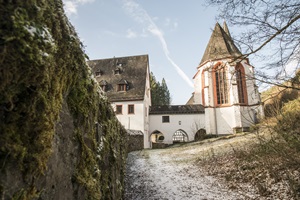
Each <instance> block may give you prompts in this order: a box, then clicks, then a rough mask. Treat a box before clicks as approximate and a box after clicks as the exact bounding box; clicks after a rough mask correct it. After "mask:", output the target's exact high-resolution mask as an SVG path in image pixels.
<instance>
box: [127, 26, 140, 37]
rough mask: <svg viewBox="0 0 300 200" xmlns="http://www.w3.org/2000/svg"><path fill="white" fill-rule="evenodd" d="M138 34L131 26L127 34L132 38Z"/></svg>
mask: <svg viewBox="0 0 300 200" xmlns="http://www.w3.org/2000/svg"><path fill="white" fill-rule="evenodd" d="M137 36H138V35H137V33H136V32H134V31H133V30H131V29H130V28H129V29H127V34H126V38H129V39H132V38H136V37H137Z"/></svg>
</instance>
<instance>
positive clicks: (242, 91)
mask: <svg viewBox="0 0 300 200" xmlns="http://www.w3.org/2000/svg"><path fill="white" fill-rule="evenodd" d="M235 70H236V83H237V90H238V100H239V103H240V104H247V89H246V77H245V70H244V67H243V66H242V65H241V64H238V65H237V66H236V69H235Z"/></svg>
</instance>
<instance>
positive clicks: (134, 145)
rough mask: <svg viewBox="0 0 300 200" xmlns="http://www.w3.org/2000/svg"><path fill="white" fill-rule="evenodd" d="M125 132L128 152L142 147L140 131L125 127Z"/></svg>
mask: <svg viewBox="0 0 300 200" xmlns="http://www.w3.org/2000/svg"><path fill="white" fill-rule="evenodd" d="M127 134H128V142H127V144H128V152H131V151H139V150H143V149H144V134H143V133H142V132H141V131H137V130H129V129H127Z"/></svg>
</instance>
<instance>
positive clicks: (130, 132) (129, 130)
mask: <svg viewBox="0 0 300 200" xmlns="http://www.w3.org/2000/svg"><path fill="white" fill-rule="evenodd" d="M126 131H127V134H128V135H144V133H143V132H142V131H140V130H133V129H126Z"/></svg>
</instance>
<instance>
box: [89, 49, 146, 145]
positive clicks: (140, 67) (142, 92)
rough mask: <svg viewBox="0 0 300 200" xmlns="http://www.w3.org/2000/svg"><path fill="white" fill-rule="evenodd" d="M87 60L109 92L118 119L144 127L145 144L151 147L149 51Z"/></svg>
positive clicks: (134, 128) (130, 126)
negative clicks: (133, 54) (137, 54)
mask: <svg viewBox="0 0 300 200" xmlns="http://www.w3.org/2000/svg"><path fill="white" fill-rule="evenodd" d="M88 64H89V66H90V67H91V68H92V70H93V72H94V74H95V77H96V79H97V81H98V82H99V84H100V86H101V88H102V90H103V91H105V92H106V94H107V97H108V99H109V101H110V102H111V104H112V107H113V108H114V110H115V112H116V115H117V118H118V120H119V121H120V122H121V123H122V125H123V126H124V127H125V128H126V129H131V130H139V131H141V132H142V133H143V134H144V148H149V147H150V142H149V137H148V135H149V106H150V104H151V96H150V82H149V80H150V79H149V78H150V76H149V58H148V55H141V56H129V57H119V58H109V59H99V60H92V61H89V63H88Z"/></svg>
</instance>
